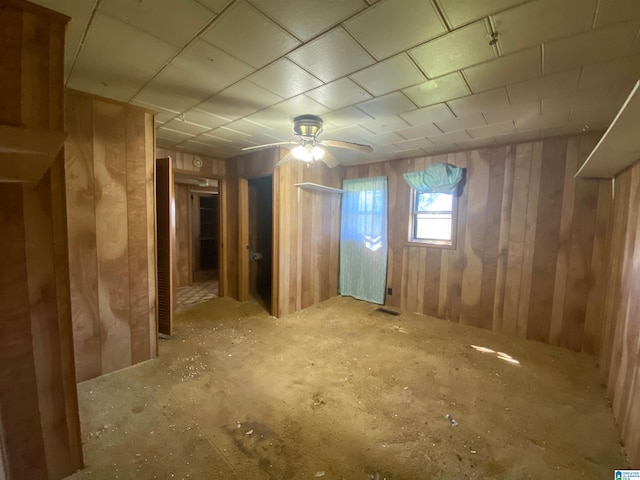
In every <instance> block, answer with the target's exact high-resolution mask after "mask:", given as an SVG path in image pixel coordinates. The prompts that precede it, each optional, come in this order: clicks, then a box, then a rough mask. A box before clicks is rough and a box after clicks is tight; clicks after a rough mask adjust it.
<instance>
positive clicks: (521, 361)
mask: <svg viewBox="0 0 640 480" xmlns="http://www.w3.org/2000/svg"><path fill="white" fill-rule="evenodd" d="M375 308H376V306H375V305H371V304H368V303H365V302H359V301H356V300H353V299H350V298H335V299H332V300H329V301H327V302H324V303H322V304H320V305H318V306H315V307H311V308H308V309H306V310H304V311H302V312H299V313H297V314H294V315H290V316H287V317H285V318H282V319H274V318H272V317H269V316H268V315H267V314H266V313H265V312H264V311H263V310H262V309H261V307H260V306H259V305H258V304H256V303H254V302H247V303H243V304H241V303H238V302H235V301H233V300H230V299H225V298H216V299H213V300H211V301H209V302H207V303H205V304H201V305H199V306H197V307H194V308H193V309H191V310H188V311H186V312H183V313H181V314H180V315H179V316H178V319H177V322H176V323H177V325H176V334H175V336H174V337H173V338H172V339H171V340H165V341H162V342H161V344H160V358H159V359H157V360H154V361H150V362H146V363H144V364H142V365H139V366H136V367H132V368H129V369H127V370H124V371H121V372H117V373H114V374H111V375H107V376H105V377H102V378H98V379H95V380H91V381H88V382H84V383H82V384H80V385H79V400H80V407H81V422H82V436H83V442H84V451H85V462H86V469H85V470H83V471H81V472H79V473H77V474H75V475H73V476H71V477H69V478H70V479H74V480H75V479H98V480H102V479H105V480H106V479H109V480H111V479H155V478H157V479H174V478H175V479H225V480H226V479H238V480H244V479H273V480H276V479H290V478H296V479H304V478H310V479H312V478H326V479H349V480H350V479H356V480H358V479H360V480H369V479H379V480H380V479H385V478H386V479H393V480H400V479H430V478H434V479H445V478H446V479H451V478H454V479H466V478H469V479H471V478H474V479H476V478H477V479H488V478H496V479H503V478H504V479H526V478H531V479H573V478H586V479H600V478H612V475H613V470H614V469H615V468H624V467H626V466H627V465H628V464H627V461H626V459H625V456H624V452H623V449H622V447H621V446H620V444H619V440H618V434H617V430H616V426H615V424H614V421H613V416H612V412H611V408H610V406H609V404H608V402H607V400H606V398H605V395H604V390H603V389H602V387H601V380H600V377H599V375H598V372H597V371H596V368H595V365H594V360H593V359H592V358H590V357H587V356H585V355H581V354H575V353H572V352H568V351H565V350H561V349H559V348H554V347H549V346H546V345H542V344H538V343H534V342H528V341H523V340H519V339H515V338H512V337H507V336H502V335H496V334H494V333H491V332H488V331H484V330H480V329H476V328H472V327H464V326H460V325H457V324H453V323H451V322H448V321H443V320H437V319H433V318H430V317H425V316H421V315H417V314H410V313H402V315H400V316H391V315H387V314H384V313H375V312H374V313H372V312H373V310H374V309H375ZM474 346H475V348H474ZM477 347H480V348H477ZM498 352H502V353H498ZM445 415H450V418H451V419H452V420H455V422H457V425H456V426H454V425H452V423H451V422H450V421H449V420H447V419H446V418H445Z"/></svg>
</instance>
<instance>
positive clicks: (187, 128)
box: [163, 117, 211, 135]
mask: <svg viewBox="0 0 640 480" xmlns="http://www.w3.org/2000/svg"><path fill="white" fill-rule="evenodd" d="M163 126H164V127H165V128H169V129H171V130H176V131H178V132H183V133H188V134H190V135H200V134H201V133H204V132H206V131H208V130H211V128H208V127H203V126H202V125H198V124H196V123H191V122H188V121H186V120H181V117H178V118H174V119H173V120H171V121H169V122H167V123H165V124H164V125H163Z"/></svg>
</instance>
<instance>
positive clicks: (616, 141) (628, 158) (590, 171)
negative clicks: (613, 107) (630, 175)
mask: <svg viewBox="0 0 640 480" xmlns="http://www.w3.org/2000/svg"><path fill="white" fill-rule="evenodd" d="M638 125H640V80H639V81H638V82H636V85H635V86H634V87H633V90H631V93H630V94H629V97H628V98H627V100H626V101H625V102H624V105H622V108H621V109H620V111H619V112H618V114H617V115H616V118H614V120H613V122H611V125H610V126H609V128H608V129H607V131H606V132H605V134H604V135H603V136H602V138H601V139H600V141H599V142H598V144H597V145H596V148H594V149H593V151H592V152H591V154H590V155H589V157H588V158H587V159H586V160H585V162H584V163H583V164H582V166H581V167H580V169H579V170H578V173H576V175H575V177H576V178H613V177H614V176H616V175H617V174H618V173H620V172H621V171H623V170H624V169H626V168H627V167H629V166H631V165H633V164H634V163H635V162H636V161H638V160H640V135H638Z"/></svg>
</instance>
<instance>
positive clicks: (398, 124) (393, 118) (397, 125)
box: [360, 115, 411, 134]
mask: <svg viewBox="0 0 640 480" xmlns="http://www.w3.org/2000/svg"><path fill="white" fill-rule="evenodd" d="M360 124H361V125H362V126H363V127H364V128H366V129H367V130H371V131H372V132H373V133H376V134H380V133H385V132H390V131H392V130H402V129H404V128H408V127H410V126H411V125H409V124H408V123H407V122H406V121H405V120H403V119H402V118H400V117H398V116H397V115H389V116H386V117H378V118H374V119H368V120H364V121H362V122H360Z"/></svg>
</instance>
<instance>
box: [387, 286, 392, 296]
mask: <svg viewBox="0 0 640 480" xmlns="http://www.w3.org/2000/svg"><path fill="white" fill-rule="evenodd" d="M387 295H393V288H391V287H389V288H387Z"/></svg>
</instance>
